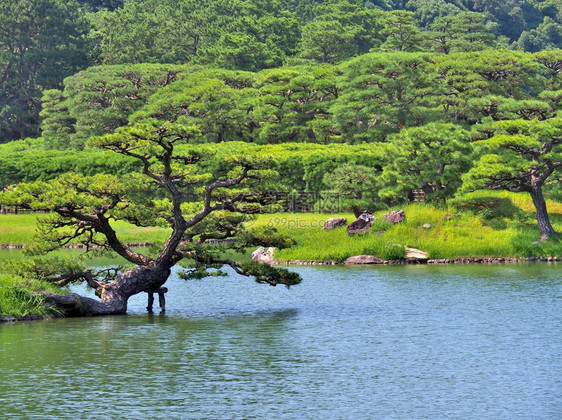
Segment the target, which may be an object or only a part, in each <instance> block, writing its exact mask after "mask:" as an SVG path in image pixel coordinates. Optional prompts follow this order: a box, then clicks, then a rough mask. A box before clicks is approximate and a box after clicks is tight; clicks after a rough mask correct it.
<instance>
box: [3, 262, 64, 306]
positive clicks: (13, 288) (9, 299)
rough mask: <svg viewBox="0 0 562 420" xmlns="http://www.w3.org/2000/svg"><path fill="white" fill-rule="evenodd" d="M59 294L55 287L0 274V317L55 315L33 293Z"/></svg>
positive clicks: (38, 296)
mask: <svg viewBox="0 0 562 420" xmlns="http://www.w3.org/2000/svg"><path fill="white" fill-rule="evenodd" d="M40 291H43V292H51V293H60V292H61V291H60V289H58V288H56V287H55V286H53V285H51V284H48V283H45V282H42V281H38V280H32V281H30V280H24V279H23V278H21V277H19V276H16V275H12V274H3V273H0V316H16V317H20V316H26V315H57V314H58V311H56V310H54V309H53V308H49V307H46V306H45V305H44V302H43V298H42V297H41V296H40V295H38V294H37V293H35V292H40Z"/></svg>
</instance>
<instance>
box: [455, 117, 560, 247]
mask: <svg viewBox="0 0 562 420" xmlns="http://www.w3.org/2000/svg"><path fill="white" fill-rule="evenodd" d="M492 133H493V135H492V136H491V137H490V138H488V139H485V140H481V141H478V142H475V146H476V147H477V148H478V149H479V150H480V152H481V157H480V160H479V161H478V162H476V164H475V166H474V167H473V168H472V169H471V170H470V171H469V172H468V173H467V174H466V175H465V176H464V177H463V180H464V184H463V188H464V189H474V188H482V187H484V188H490V189H504V190H508V191H514V192H527V193H529V195H530V196H531V198H532V200H533V204H534V206H535V209H536V211H537V223H538V227H539V229H540V232H541V241H544V240H547V239H548V238H549V237H550V236H552V235H554V234H556V232H555V230H554V228H553V227H552V224H551V223H550V218H549V216H548V211H547V207H546V201H545V199H544V195H543V187H544V185H545V183H546V182H547V181H548V180H549V177H551V175H553V174H555V173H556V172H559V171H560V170H561V168H562V118H552V119H547V120H544V121H540V120H508V121H499V122H497V123H495V125H494V127H493V132H492ZM554 182H556V181H554Z"/></svg>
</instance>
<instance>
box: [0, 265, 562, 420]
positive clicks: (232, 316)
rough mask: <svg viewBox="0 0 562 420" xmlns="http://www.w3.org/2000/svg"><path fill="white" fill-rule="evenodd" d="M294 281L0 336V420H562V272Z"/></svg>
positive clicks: (205, 285) (212, 291) (405, 271)
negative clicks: (160, 309) (288, 285)
mask: <svg viewBox="0 0 562 420" xmlns="http://www.w3.org/2000/svg"><path fill="white" fill-rule="evenodd" d="M294 270H295V271H298V272H300V273H301V274H302V276H303V278H304V281H303V283H302V284H301V285H298V286H295V287H293V288H291V289H289V290H287V289H286V288H284V287H276V288H273V287H270V286H264V285H257V284H255V283H254V282H253V281H252V280H250V279H246V278H240V277H234V276H233V277H230V278H211V279H205V280H200V281H188V282H184V281H182V280H180V279H178V278H177V277H173V278H172V279H171V280H170V281H169V282H168V284H167V286H168V287H169V289H170V292H169V293H168V296H167V309H168V311H167V312H166V314H165V315H161V314H159V313H158V310H156V313H155V314H154V315H148V314H146V312H145V309H144V308H145V306H146V297H145V296H138V297H134V298H133V299H132V300H131V301H130V314H129V315H126V316H117V317H104V318H88V319H62V320H54V321H38V322H27V323H15V324H4V325H0V413H2V418H14V419H20V418H26V419H27V418H30V419H33V418H38V419H39V418H40V419H60V418H72V419H76V418H79V419H90V418H91V419H122V418H129V419H141V418H165V419H186V418H190V419H191V418H193V419H322V418H323V419H379V418H400V419H411V418H415V419H438V418H458V419H482V418H489V419H556V418H562V331H561V329H562V276H561V274H562V265H557V264H535V265H533V264H519V265H494V266H485V265H465V266H458V265H455V266H377V267H357V268H350V267H298V268H294ZM156 309H157V307H156Z"/></svg>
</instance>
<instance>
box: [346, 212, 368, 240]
mask: <svg viewBox="0 0 562 420" xmlns="http://www.w3.org/2000/svg"><path fill="white" fill-rule="evenodd" d="M373 220H375V216H373V215H372V214H371V213H367V212H365V213H363V214H362V215H361V216H359V218H358V219H357V220H355V221H354V222H351V224H350V225H349V226H348V227H347V228H346V230H347V233H349V234H350V235H363V234H365V233H367V232H369V230H370V229H371V224H372V223H373Z"/></svg>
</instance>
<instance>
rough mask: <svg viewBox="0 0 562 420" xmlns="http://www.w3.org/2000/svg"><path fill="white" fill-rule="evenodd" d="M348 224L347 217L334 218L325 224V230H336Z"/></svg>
mask: <svg viewBox="0 0 562 420" xmlns="http://www.w3.org/2000/svg"><path fill="white" fill-rule="evenodd" d="M346 223H347V219H346V218H345V217H332V218H331V219H328V220H326V222H325V223H324V230H331V229H336V228H339V227H341V226H344V225H345V224H346Z"/></svg>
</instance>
